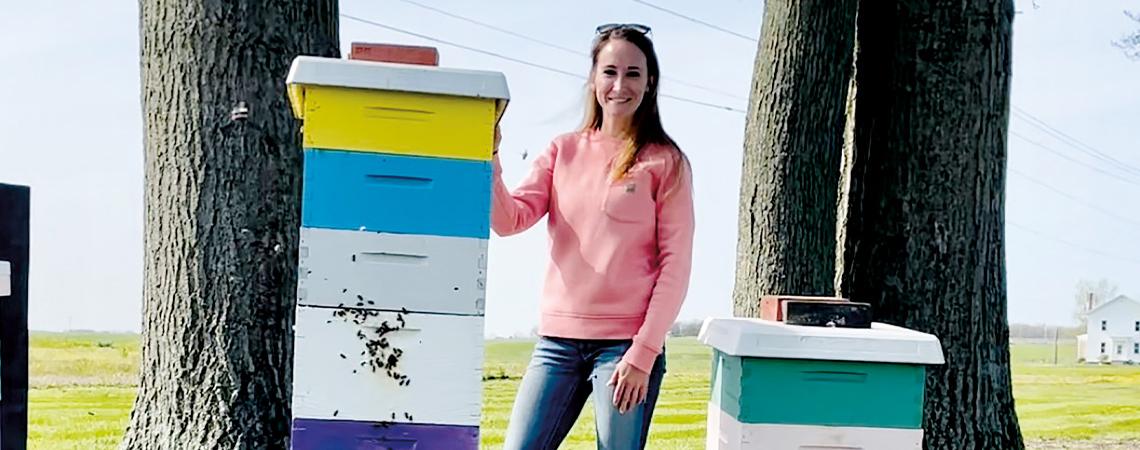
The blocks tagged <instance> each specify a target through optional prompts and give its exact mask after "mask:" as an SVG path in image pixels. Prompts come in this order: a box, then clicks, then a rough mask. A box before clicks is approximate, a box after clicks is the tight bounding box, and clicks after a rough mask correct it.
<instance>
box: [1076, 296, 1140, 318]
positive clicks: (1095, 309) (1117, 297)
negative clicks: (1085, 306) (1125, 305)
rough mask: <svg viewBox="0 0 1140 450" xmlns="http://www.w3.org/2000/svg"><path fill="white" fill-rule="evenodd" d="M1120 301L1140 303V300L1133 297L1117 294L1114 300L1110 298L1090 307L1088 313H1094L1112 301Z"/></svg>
mask: <svg viewBox="0 0 1140 450" xmlns="http://www.w3.org/2000/svg"><path fill="white" fill-rule="evenodd" d="M1119 301H1125V302H1132V303H1136V304H1137V305H1140V302H1138V301H1136V300H1133V299H1132V298H1130V297H1128V296H1126V295H1117V296H1116V298H1113V299H1112V300H1109V301H1107V302H1104V303H1101V304H1099V305H1096V308H1093V309H1090V310H1089V312H1088V313H1089V314H1092V313H1094V312H1096V311H1097V310H1099V309H1101V308H1104V307H1105V306H1108V305H1109V304H1110V303H1116V302H1119Z"/></svg>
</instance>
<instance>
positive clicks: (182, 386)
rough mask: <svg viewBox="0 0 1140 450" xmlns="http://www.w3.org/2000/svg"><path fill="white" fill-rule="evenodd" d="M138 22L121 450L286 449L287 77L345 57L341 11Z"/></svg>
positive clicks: (232, 7) (292, 199)
mask: <svg viewBox="0 0 1140 450" xmlns="http://www.w3.org/2000/svg"><path fill="white" fill-rule="evenodd" d="M140 7H141V27H142V29H141V34H142V95H143V108H144V123H145V132H146V134H145V147H146V155H145V159H146V236H145V249H146V259H145V284H144V292H143V296H144V304H143V336H142V346H143V349H142V353H143V355H142V367H141V376H140V380H139V383H140V385H139V391H138V397H137V399H136V400H135V405H134V409H133V411H132V412H131V419H130V425H129V428H128V430H127V433H126V437H125V438H124V441H123V443H122V448H123V449H147V450H151V449H185V448H202V449H206V448H209V449H221V448H225V449H282V448H287V445H288V439H289V430H290V423H289V422H290V413H289V411H290V408H289V404H290V396H291V382H292V353H293V350H292V348H293V338H292V325H293V310H294V304H295V301H296V273H295V272H296V264H297V241H298V233H299V231H298V230H299V226H300V189H301V152H300V148H299V147H298V142H299V139H298V126H297V124H296V121H295V120H294V119H293V117H292V116H291V113H290V108H289V105H288V100H287V98H286V95H285V76H286V74H287V73H288V69H289V65H290V63H291V62H292V59H293V58H294V57H295V56H297V55H299V54H309V55H324V56H335V55H337V53H338V50H337V48H338V32H337V30H338V17H337V11H338V9H337V3H336V1H334V0H234V1H221V0H176V1H175V0H154V1H145V2H142V3H141V5H140ZM243 106H244V108H246V109H248V116H247V115H246V114H245V113H243V110H242V107H243Z"/></svg>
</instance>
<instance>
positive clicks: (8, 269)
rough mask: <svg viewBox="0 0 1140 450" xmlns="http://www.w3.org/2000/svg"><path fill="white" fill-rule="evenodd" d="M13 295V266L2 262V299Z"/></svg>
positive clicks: (0, 279) (0, 288) (0, 280)
mask: <svg viewBox="0 0 1140 450" xmlns="http://www.w3.org/2000/svg"><path fill="white" fill-rule="evenodd" d="M8 295H12V265H11V264H9V263H8V261H0V297H4V296H8Z"/></svg>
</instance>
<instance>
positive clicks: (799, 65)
mask: <svg viewBox="0 0 1140 450" xmlns="http://www.w3.org/2000/svg"><path fill="white" fill-rule="evenodd" d="M856 6H857V2H856V1H855V0H835V1H820V0H814V1H790V0H775V1H769V2H767V3H765V6H764V19H763V24H762V29H761V33H760V43H759V47H758V49H757V55H756V65H755V71H754V74H753V81H752V98H751V102H750V103H751V105H752V107H751V108H750V111H749V114H748V118H747V125H746V130H745V138H744V167H743V171H742V172H743V173H742V179H741V183H740V216H739V224H738V227H739V240H738V243H737V255H738V259H737V263H736V285H735V288H734V291H733V305H734V307H733V311H734V314H735V315H737V316H743V317H755V316H757V315H758V314H759V304H758V302H759V298H760V296H761V295H765V294H784V295H792V294H795V295H831V293H832V292H833V285H834V283H833V277H834V273H835V272H834V269H835V251H836V250H835V248H836V244H835V236H836V234H835V218H836V201H837V200H836V186H837V185H838V183H839V163H840V155H841V153H842V146H843V124H844V120H845V116H844V110H845V105H846V98H847V90H848V84H849V78H850V74H851V68H852V62H851V61H852V58H853V54H854V51H853V45H854V41H855V11H856Z"/></svg>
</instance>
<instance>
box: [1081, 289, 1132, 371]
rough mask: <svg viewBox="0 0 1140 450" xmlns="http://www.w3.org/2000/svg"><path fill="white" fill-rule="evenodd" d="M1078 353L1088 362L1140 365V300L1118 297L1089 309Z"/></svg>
mask: <svg viewBox="0 0 1140 450" xmlns="http://www.w3.org/2000/svg"><path fill="white" fill-rule="evenodd" d="M1077 354H1078V355H1080V356H1081V357H1083V358H1084V360H1085V362H1089V363H1097V362H1113V363H1140V301H1136V300H1134V299H1131V298H1128V297H1125V296H1123V295H1120V296H1117V297H1116V298H1114V299H1112V300H1109V301H1107V302H1104V303H1101V304H1100V305H1099V306H1097V307H1095V308H1093V309H1091V310H1090V311H1089V312H1088V332H1087V333H1086V334H1084V335H1081V336H1078V337H1077Z"/></svg>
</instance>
